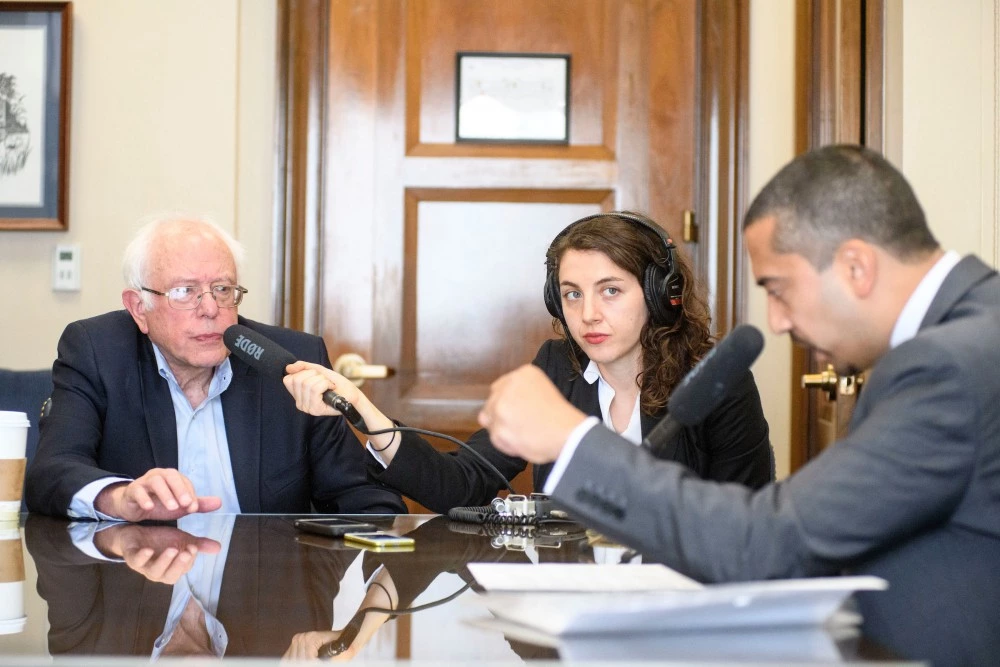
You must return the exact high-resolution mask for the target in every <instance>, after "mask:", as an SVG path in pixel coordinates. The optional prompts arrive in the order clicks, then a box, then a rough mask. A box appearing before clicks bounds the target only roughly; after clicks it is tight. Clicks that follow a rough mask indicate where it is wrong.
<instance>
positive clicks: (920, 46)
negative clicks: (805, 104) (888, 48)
mask: <svg viewBox="0 0 1000 667" xmlns="http://www.w3.org/2000/svg"><path fill="white" fill-rule="evenodd" d="M901 14H902V16H901V23H902V38H901V40H902V45H901V47H900V46H896V47H895V51H897V52H898V57H899V58H900V59H901V66H900V69H901V79H902V85H901V96H902V113H901V114H897V117H896V118H894V121H895V122H897V123H898V128H897V129H898V131H899V133H900V137H901V138H900V141H899V145H900V148H899V150H900V152H901V155H895V156H891V157H894V158H895V159H896V160H897V164H898V165H900V166H901V168H902V170H903V173H905V174H906V176H907V178H909V179H910V182H911V183H912V184H913V187H914V189H915V190H916V193H917V197H918V198H919V199H920V201H921V203H922V204H923V207H924V211H925V212H926V214H927V219H928V221H929V223H930V226H931V229H932V230H933V231H934V234H935V235H936V236H937V237H938V240H939V241H940V242H941V244H942V245H943V246H944V247H946V248H952V249H954V250H957V251H959V252H961V253H962V254H966V253H976V254H979V255H980V256H981V257H983V258H984V259H985V260H986V261H989V262H992V263H993V265H994V266H996V265H997V264H998V261H1000V256H998V252H1000V251H998V248H997V213H998V211H997V208H998V207H997V205H996V197H997V178H998V175H1000V174H998V161H1000V151H998V147H997V139H998V137H997V131H996V128H997V122H998V119H1000V115H998V110H997V98H996V94H997V74H998V62H997V58H998V51H997V48H996V46H997V44H996V33H997V30H998V20H1000V1H998V0H966V1H964V2H954V0H907V2H904V3H901Z"/></svg>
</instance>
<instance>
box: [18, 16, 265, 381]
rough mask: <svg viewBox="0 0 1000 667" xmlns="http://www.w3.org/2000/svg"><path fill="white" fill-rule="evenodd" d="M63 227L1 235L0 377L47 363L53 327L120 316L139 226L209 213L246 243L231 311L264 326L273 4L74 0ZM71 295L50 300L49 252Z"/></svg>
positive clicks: (57, 295)
mask: <svg viewBox="0 0 1000 667" xmlns="http://www.w3.org/2000/svg"><path fill="white" fill-rule="evenodd" d="M73 13H74V17H73V59H72V71H73V77H72V100H71V104H72V109H71V121H70V160H69V161H70V197H69V216H70V229H69V231H67V232H0V285H2V286H3V287H2V291H0V294H2V296H0V306H2V312H3V325H2V326H0V367H8V368H18V369H23V368H39V367H48V366H50V365H51V363H52V360H53V358H54V357H55V350H56V342H57V340H58V337H59V334H60V332H61V331H62V329H63V327H64V326H65V325H66V324H67V323H69V322H71V321H73V320H76V319H79V318H82V317H89V316H91V315H96V314H98V313H102V312H105V311H108V310H112V309H116V308H120V307H121V297H120V295H121V288H122V278H121V270H120V257H121V254H122V251H123V249H124V247H125V245H126V243H127V242H128V240H129V238H130V237H131V235H132V234H133V232H134V230H135V227H136V221H137V220H138V219H140V218H141V217H143V216H145V215H147V214H149V213H153V212H160V211H173V210H178V211H184V212H192V213H199V214H207V215H210V216H212V217H213V218H214V219H215V220H216V221H218V222H219V223H220V224H221V225H223V226H224V227H227V228H228V229H230V230H231V231H233V232H234V233H235V234H236V236H237V237H238V238H239V239H240V240H241V241H243V243H244V244H245V245H246V246H247V251H248V253H247V262H246V266H245V267H244V271H243V274H242V276H241V278H240V279H241V282H242V283H243V284H244V285H245V286H247V287H248V288H249V289H250V293H249V295H248V296H247V300H246V302H245V305H244V306H241V308H240V310H241V313H243V314H244V315H247V316H249V317H252V318H254V319H261V320H264V321H268V319H269V317H270V313H271V312H272V309H271V288H270V266H271V263H270V255H271V232H270V229H271V217H272V208H271V207H272V200H273V197H272V193H271V190H272V175H273V151H274V131H273V127H274V71H275V70H274V63H275V29H276V3H275V0H243V1H240V0H213V1H212V2H202V1H199V0H156V1H145V2H135V0H75V1H74V3H73ZM63 243H75V244H79V246H80V248H81V260H82V283H81V290H80V291H79V292H53V291H52V276H51V273H52V254H53V251H54V248H55V246H56V245H57V244H63Z"/></svg>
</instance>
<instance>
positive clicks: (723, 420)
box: [369, 340, 774, 513]
mask: <svg viewBox="0 0 1000 667" xmlns="http://www.w3.org/2000/svg"><path fill="white" fill-rule="evenodd" d="M570 354H571V352H570V350H569V346H568V344H567V343H566V342H565V341H563V340H549V341H546V342H545V343H543V344H542V347H541V348H540V349H539V350H538V354H537V355H536V356H535V360H534V361H533V362H532V363H534V364H535V365H536V366H538V367H539V368H541V369H542V370H543V371H545V374H546V375H548V376H549V379H550V380H552V382H553V383H554V384H555V385H556V387H558V388H559V391H560V392H562V394H563V396H565V397H566V399H567V400H568V401H569V402H570V403H572V404H573V405H574V406H575V407H576V408H578V409H580V410H581V411H583V412H585V413H587V414H588V415H593V416H596V417H600V416H601V406H600V403H599V402H598V398H597V383H596V382H595V383H594V384H590V383H588V382H587V381H586V380H585V379H584V378H583V377H582V376H581V375H579V374H578V373H577V372H576V371H575V370H574V369H573V365H572V360H571V359H570V356H569V355H570ZM581 362H582V366H583V367H586V365H587V363H589V360H588V359H587V358H586V357H582V358H581ZM665 414H666V411H665V410H664V411H663V412H662V413H661V414H658V415H655V416H649V415H645V414H643V415H642V433H643V435H645V434H647V433H649V431H650V430H651V429H652V428H653V427H654V426H655V425H656V424H657V423H658V422H659V421H660V419H662V418H663V417H664V416H665ZM402 436H403V438H402V442H401V443H400V447H399V450H398V451H397V452H396V456H395V457H393V460H392V464H391V465H390V466H389V467H388V468H385V469H383V468H382V466H381V465H379V464H378V463H377V462H374V463H372V464H370V465H369V471H370V472H371V475H372V476H373V477H374V478H375V479H377V480H378V481H379V482H381V483H383V484H387V485H388V486H391V487H393V488H395V489H398V490H399V491H400V492H401V493H403V494H404V495H407V496H409V497H411V498H413V499H414V500H416V501H417V502H419V503H421V504H422V505H424V506H426V507H428V508H430V509H432V510H434V511H435V512H441V513H444V512H447V511H448V510H449V509H450V508H452V507H461V506H469V505H485V504H488V503H489V501H491V500H492V499H493V498H494V497H496V494H497V492H498V491H499V490H500V489H501V488H503V487H504V484H503V482H502V481H501V480H500V479H499V478H498V477H497V475H496V473H494V472H493V471H492V470H490V469H489V468H488V467H486V466H485V465H484V464H483V463H482V462H481V461H480V460H479V459H478V458H477V457H476V456H475V455H473V454H471V453H469V452H468V451H466V450H465V449H464V448H463V449H460V450H458V451H455V452H439V451H437V450H436V449H434V447H433V446H432V445H431V444H430V443H429V442H427V441H426V440H424V439H423V438H421V437H420V436H418V435H416V434H413V433H403V434H402ZM468 444H469V446H470V447H472V448H473V449H475V450H476V451H477V452H479V453H480V454H482V455H483V456H485V457H486V458H487V459H488V460H489V461H490V462H491V463H493V465H495V466H496V467H497V468H498V469H499V470H500V472H502V473H503V475H504V477H505V478H506V479H507V480H511V479H513V478H514V477H515V476H516V475H517V474H518V473H520V472H521V471H522V470H524V469H525V467H526V466H527V462H526V461H525V460H524V459H521V458H517V457H513V456H507V455H505V454H502V453H501V452H499V451H498V450H497V449H495V448H494V447H493V444H492V443H491V442H490V439H489V434H488V433H487V432H486V430H485V429H481V430H479V431H476V432H475V433H474V434H472V437H471V438H469V442H468ZM671 458H672V460H675V461H677V462H679V463H682V464H684V465H685V466H687V467H688V468H690V469H691V470H693V471H694V472H695V473H696V474H697V475H698V476H699V477H701V478H703V479H709V480H715V481H720V482H739V483H741V484H745V485H747V486H749V487H751V488H759V487H761V486H763V485H765V484H767V483H768V482H770V481H772V480H773V479H774V455H773V452H772V450H771V443H770V440H769V439H768V427H767V421H766V420H765V419H764V412H763V410H762V408H761V405H760V394H759V393H758V392H757V385H756V384H755V383H754V380H753V375H752V374H751V373H750V372H749V371H747V373H746V374H745V376H744V377H743V378H742V380H741V381H740V383H739V384H738V385H737V387H736V389H735V391H734V392H733V394H732V395H731V396H730V397H728V398H727V399H726V400H725V401H724V402H723V403H722V404H721V405H720V406H719V407H718V408H716V409H715V410H714V411H712V413H711V414H709V416H708V418H707V419H706V420H705V421H704V422H703V423H702V424H700V425H699V426H695V427H692V428H685V429H684V430H683V431H682V432H681V434H680V436H679V438H678V441H677V447H676V450H675V451H674V452H673V455H672V457H671ZM551 470H552V464H551V463H549V464H545V465H537V466H534V469H533V481H534V488H535V489H536V490H541V489H542V487H543V486H544V484H545V480H546V479H547V478H548V476H549V472H550V471H551Z"/></svg>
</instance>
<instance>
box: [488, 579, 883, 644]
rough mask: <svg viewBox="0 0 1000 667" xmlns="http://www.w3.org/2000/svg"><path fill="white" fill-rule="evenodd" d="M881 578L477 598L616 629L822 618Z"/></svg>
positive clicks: (496, 610) (514, 615)
mask: <svg viewBox="0 0 1000 667" xmlns="http://www.w3.org/2000/svg"><path fill="white" fill-rule="evenodd" d="M886 586H887V584H886V582H885V580H884V579H879V578H877V577H831V578H817V579H795V580H782V581H763V582H748V583H743V584H725V585H719V586H705V587H702V588H701V589H699V590H687V591H652V592H649V591H647V592H642V593H640V592H624V593H622V592H616V593H607V592H605V593H598V592H589V593H579V592H574V593H551V592H550V593H537V592H536V593H504V592H489V593H487V594H485V595H483V596H481V597H480V598H479V600H480V601H481V602H482V603H483V604H485V606H486V607H487V608H488V609H489V610H490V611H491V612H492V613H493V614H494V615H495V616H497V617H499V618H503V619H507V620H510V621H514V622H516V623H521V624H524V625H527V626H529V627H532V628H535V629H536V630H540V631H542V632H546V633H549V634H553V635H564V634H567V635H571V634H591V633H597V634H601V633H608V634H613V633H618V632H657V631H680V630H693V629H707V628H741V627H784V626H796V625H798V626H802V625H821V624H825V623H827V622H828V621H829V620H830V619H831V617H832V616H833V615H834V614H835V612H836V611H837V609H839V608H840V606H841V604H842V603H843V602H844V600H845V599H846V598H847V597H848V596H849V595H851V593H853V592H854V591H857V590H881V589H884V588H886Z"/></svg>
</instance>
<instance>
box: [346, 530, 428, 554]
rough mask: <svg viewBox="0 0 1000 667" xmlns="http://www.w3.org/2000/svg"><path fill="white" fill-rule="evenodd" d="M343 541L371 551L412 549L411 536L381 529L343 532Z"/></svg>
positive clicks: (412, 541)
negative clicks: (392, 533) (390, 532)
mask: <svg viewBox="0 0 1000 667" xmlns="http://www.w3.org/2000/svg"><path fill="white" fill-rule="evenodd" d="M344 543H345V544H348V545H351V546H357V547H360V548H363V549H371V550H372V551H412V550H413V546H414V544H415V542H414V540H413V538H412V537H400V536H399V535H391V534H389V533H385V532H382V531H381V530H373V531H357V532H350V533H345V534H344Z"/></svg>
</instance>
